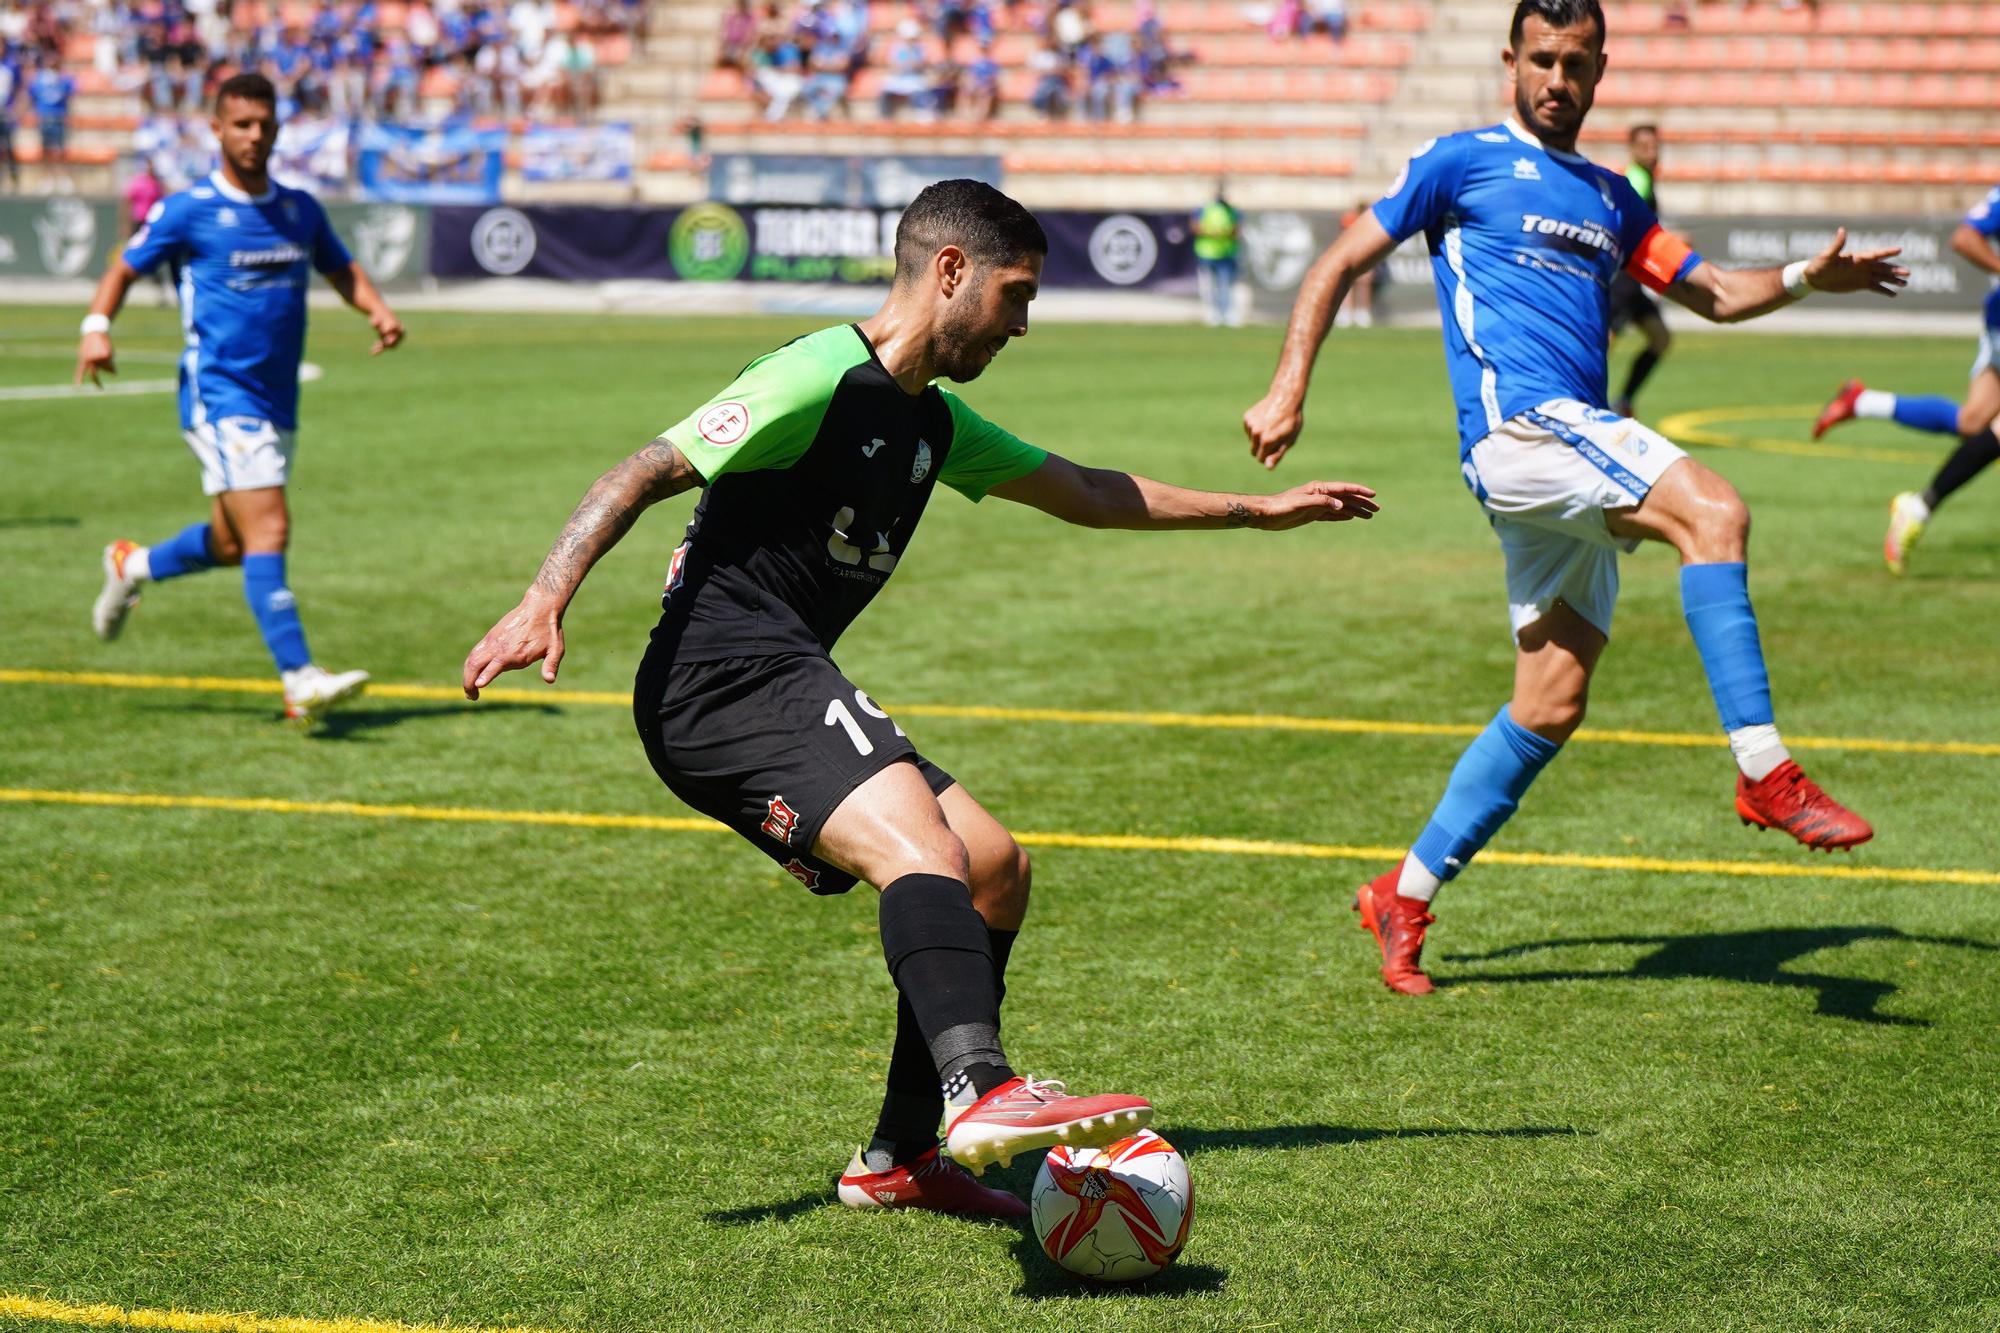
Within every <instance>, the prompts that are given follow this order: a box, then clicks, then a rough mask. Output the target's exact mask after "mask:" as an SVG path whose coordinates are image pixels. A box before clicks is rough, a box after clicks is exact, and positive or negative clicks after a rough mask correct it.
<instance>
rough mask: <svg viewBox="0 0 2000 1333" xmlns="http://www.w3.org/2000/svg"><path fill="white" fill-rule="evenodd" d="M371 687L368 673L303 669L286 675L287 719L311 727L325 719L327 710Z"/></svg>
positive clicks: (319, 668) (303, 667) (317, 668)
mask: <svg viewBox="0 0 2000 1333" xmlns="http://www.w3.org/2000/svg"><path fill="white" fill-rule="evenodd" d="M367 688H368V673H367V672H366V671H339V672H335V671H328V670H327V669H326V668H325V667H317V666H302V667H300V668H299V669H298V670H297V671H287V672H286V673H285V717H286V718H287V719H289V720H290V721H293V722H304V723H307V724H311V723H314V722H317V721H319V720H320V718H322V717H324V716H326V713H327V710H328V709H330V708H335V707H337V706H339V705H340V704H344V703H346V702H347V701H348V700H349V699H352V698H354V697H355V696H356V695H358V694H360V693H361V692H362V691H363V690H365V689H367Z"/></svg>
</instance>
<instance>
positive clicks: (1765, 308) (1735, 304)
mask: <svg viewBox="0 0 2000 1333" xmlns="http://www.w3.org/2000/svg"><path fill="white" fill-rule="evenodd" d="M1846 244H1847V228H1845V227H1842V228H1841V229H1840V230H1839V231H1836V232H1835V233H1834V234H1833V241H1832V243H1831V244H1829V245H1828V246H1827V247H1826V249H1824V250H1822V251H1820V252H1819V253H1818V254H1817V255H1815V256H1813V257H1812V258H1811V259H1804V260H1800V261H1799V262H1798V263H1796V264H1788V265H1786V266H1785V267H1783V268H1749V269H1726V268H1717V267H1716V266H1715V265H1713V264H1709V263H1701V264H1697V265H1695V267H1694V269H1693V271H1692V272H1690V273H1689V274H1688V275H1687V276H1686V277H1684V278H1682V279H1681V280H1680V281H1679V282H1676V283H1674V284H1673V285H1672V286H1670V287H1668V288H1667V293H1666V294H1667V295H1668V296H1670V297H1672V298H1673V299H1674V300H1675V301H1678V302H1679V303H1680V304H1682V305H1684V306H1686V307H1687V308H1688V309H1689V310H1692V311H1694V312H1695V313H1696V314H1697V315H1700V316H1701V317H1702V318H1703V319H1707V320H1712V321H1714V322H1715V323H1717V324H1734V323H1738V322H1740V321H1742V320H1746V319H1755V318H1757V317H1758V316H1759V315H1768V314H1770V313H1771V312H1772V311H1773V310H1781V309H1783V308H1784V307H1786V306H1788V305H1790V304H1792V302H1794V301H1797V300H1801V299H1803V298H1804V297H1806V296H1809V295H1811V294H1812V293H1813V292H1874V293H1875V294H1876V295H1878V296H1894V295H1896V293H1897V292H1898V291H1900V290H1901V289H1902V287H1903V284H1905V283H1906V282H1908V281H1909V280H1910V271H1909V270H1908V269H1906V268H1903V267H1901V266H1899V265H1896V264H1892V263H1890V262H1889V261H1890V260H1891V259H1894V258H1895V257H1896V256H1897V255H1899V254H1901V253H1902V251H1901V250H1900V249H1896V248H1893V247H1892V248H1890V249H1886V250H1865V251H1862V252H1861V253H1859V254H1850V253H1848V252H1846V251H1845V250H1843V249H1842V248H1841V247H1843V246H1845V245H1846Z"/></svg>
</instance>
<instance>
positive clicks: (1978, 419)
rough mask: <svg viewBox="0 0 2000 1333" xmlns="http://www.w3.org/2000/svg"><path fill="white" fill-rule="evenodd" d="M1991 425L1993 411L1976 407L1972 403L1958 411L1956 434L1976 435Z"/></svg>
mask: <svg viewBox="0 0 2000 1333" xmlns="http://www.w3.org/2000/svg"><path fill="white" fill-rule="evenodd" d="M1992 424H1993V409H1991V408H1987V407H1978V406H1975V405H1974V404H1972V403H1967V404H1965V406H1963V407H1961V408H1959V409H1958V433H1959V434H1960V435H1977V434H1979V432H1980V431H1982V430H1985V429H1986V428H1987V427H1988V426H1990V425H1992Z"/></svg>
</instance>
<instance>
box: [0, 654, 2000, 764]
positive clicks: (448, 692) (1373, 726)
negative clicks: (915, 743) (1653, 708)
mask: <svg viewBox="0 0 2000 1333" xmlns="http://www.w3.org/2000/svg"><path fill="white" fill-rule="evenodd" d="M0 685H72V687H92V689H114V691H202V693H226V695H278V693H280V685H278V683H276V681H268V679H264V677H154V675H128V673H114V671H28V669H0ZM368 697H370V699H410V701H426V703H466V697H464V693H462V691H460V689H458V687H454V685H394V683H374V685H370V687H368ZM480 699H490V701H494V703H530V705H548V707H562V705H578V707H598V705H608V707H618V709H630V707H632V697H630V695H628V693H624V691H560V689H554V687H518V685H516V687H506V685H496V687H488V689H484V691H480ZM466 707H474V705H466ZM892 707H894V709H896V713H898V715H900V717H940V719H958V721H974V723H1064V725H1074V727H1190V729H1198V731H1304V733H1330V735H1346V737H1476V735H1480V733H1482V731H1484V729H1486V727H1484V723H1398V721H1394V719H1362V717H1286V715H1282V713H1122V711H1114V709H1002V707H992V705H912V703H898V705H892ZM1570 741H1572V743H1582V745H1664V747H1682V749H1722V747H1726V745H1728V739H1724V737H1720V735H1714V733H1696V731H1628V729H1598V727H1584V729H1582V731H1578V733H1576V735H1574V737H1570ZM1784 743H1786V747H1790V749H1794V751H1870V753H1878V755H1962V757H1974V759H2000V743H1994V741H1896V739H1892V737H1792V735H1788V737H1786V739H1784Z"/></svg>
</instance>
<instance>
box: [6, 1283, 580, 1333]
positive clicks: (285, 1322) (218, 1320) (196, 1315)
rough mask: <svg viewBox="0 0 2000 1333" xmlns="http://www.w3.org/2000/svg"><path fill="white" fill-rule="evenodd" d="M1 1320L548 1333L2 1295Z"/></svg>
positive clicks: (189, 1331)
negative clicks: (74, 1302)
mask: <svg viewBox="0 0 2000 1333" xmlns="http://www.w3.org/2000/svg"><path fill="white" fill-rule="evenodd" d="M0 1316H12V1317H13V1318H16V1319H39V1320H42V1321H43V1322H45V1323H50V1324H74V1325H77V1326H80V1327H83V1328H164V1329H174V1330H179V1331H180V1333H445V1331H446V1330H449V1333H548V1331H547V1330H539V1329H530V1328H519V1327H515V1328H505V1329H500V1328H490V1327H484V1326H481V1325H478V1324H397V1323H391V1322H389V1321H387V1320H382V1319H343V1318H333V1319H299V1318H291V1317H277V1318H273V1317H271V1316H267V1315H257V1314H229V1313H204V1312H200V1311H195V1310H145V1309H131V1310H128V1309H126V1308H124V1307H123V1306H118V1305H71V1304H69V1303H68V1302H66V1301H50V1300H43V1299H41V1298H39V1297H35V1296H15V1295H9V1294H7V1293H0Z"/></svg>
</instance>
